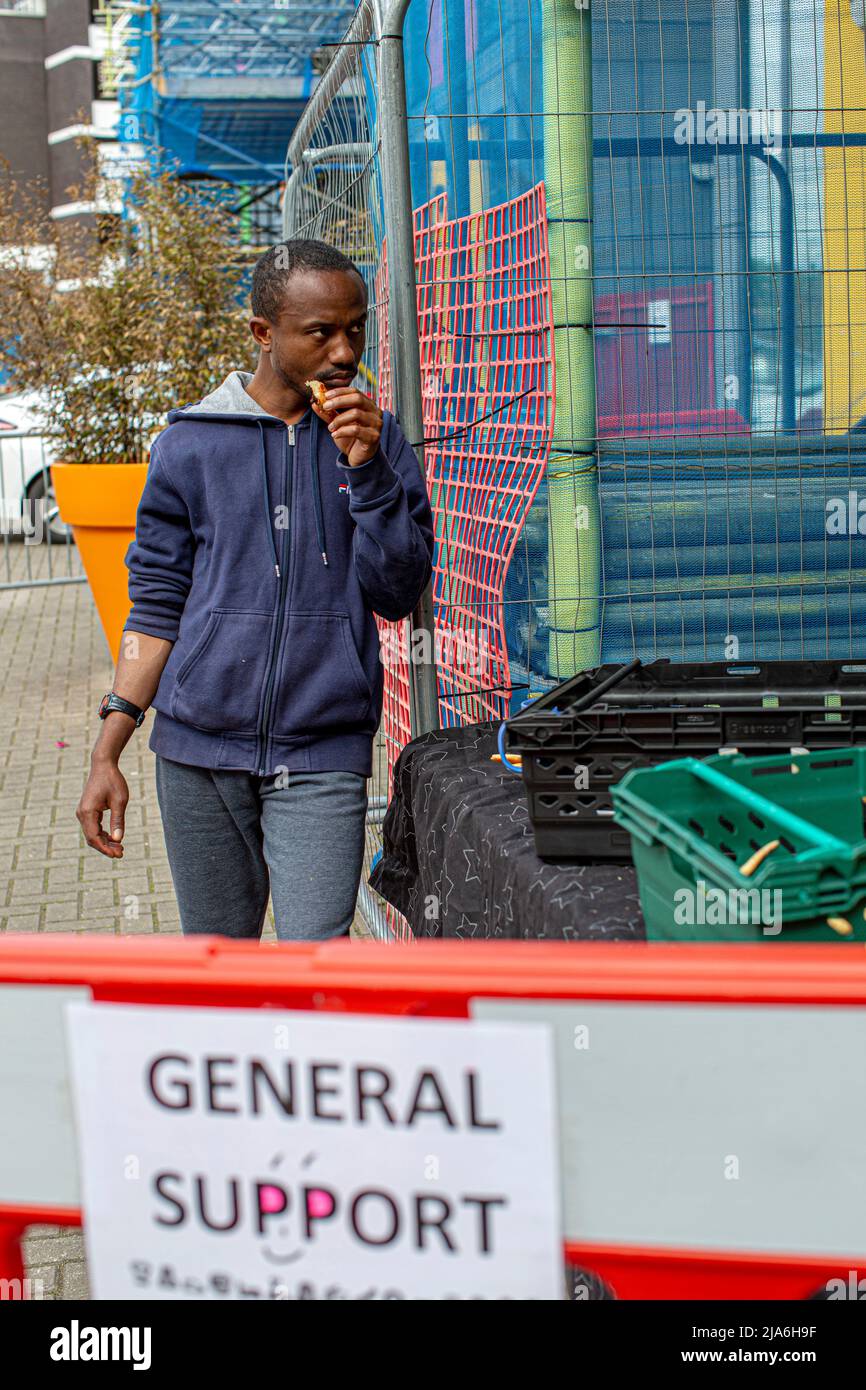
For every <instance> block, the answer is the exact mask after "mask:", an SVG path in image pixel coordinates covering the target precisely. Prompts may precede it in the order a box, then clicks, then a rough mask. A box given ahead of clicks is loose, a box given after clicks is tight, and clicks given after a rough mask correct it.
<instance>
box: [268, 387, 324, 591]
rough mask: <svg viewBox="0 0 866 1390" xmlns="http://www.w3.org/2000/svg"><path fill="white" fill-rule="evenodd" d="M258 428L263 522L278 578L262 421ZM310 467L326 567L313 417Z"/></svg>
mask: <svg viewBox="0 0 866 1390" xmlns="http://www.w3.org/2000/svg"><path fill="white" fill-rule="evenodd" d="M256 424H257V425H258V427H259V460H260V462H261V466H262V494H263V496H264V501H265V520H266V522H267V527H268V540H269V541H270V545H271V554H272V556H273V557H274V573H275V574H276V576H277V578H278V579H279V577H280V564H279V560H278V559H277V550H276V546H275V545H274V532H273V526H272V524H271V522H272V518H271V496H270V490H269V488H268V463H267V455H266V452H265V426H264V423H263V421H261V420H257V421H256ZM310 467H311V470H312V474H313V510H314V511H315V513H316V538H317V540H318V542H319V554H320V555H321V557H322V564H324V565H327V563H328V553H327V551H326V549H325V518H324V514H323V509H322V493H321V486H320V483H319V422H318V419H317V417H316V416H315V415H313V428H312V439H311V441H310Z"/></svg>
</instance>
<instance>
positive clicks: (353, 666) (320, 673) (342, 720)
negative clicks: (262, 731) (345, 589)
mask: <svg viewBox="0 0 866 1390" xmlns="http://www.w3.org/2000/svg"><path fill="white" fill-rule="evenodd" d="M286 627H287V631H286V637H285V648H284V650H285V656H284V658H283V663H282V675H281V677H280V682H279V689H278V691H277V692H276V696H275V712H274V730H273V731H274V733H275V734H276V735H277V737H286V736H288V735H291V734H299V733H304V732H308V731H309V732H312V731H314V730H316V729H335V728H338V727H341V726H346V725H355V724H360V723H363V721H364V720H365V719H366V718H367V717H368V715H369V713H370V701H371V699H372V696H373V692H372V690H371V688H370V683H369V681H368V680H367V677H366V675H365V674H364V668H363V667H362V665H361V661H360V657H359V656H358V649H357V647H356V646H355V639H354V637H353V636H352V629H351V625H350V623H349V619H348V617H347V616H346V615H345V614H344V613H292V614H290V615H289V617H288V620H287V624H286Z"/></svg>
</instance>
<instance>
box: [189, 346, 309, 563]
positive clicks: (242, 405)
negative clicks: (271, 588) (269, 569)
mask: <svg viewBox="0 0 866 1390" xmlns="http://www.w3.org/2000/svg"><path fill="white" fill-rule="evenodd" d="M252 379H253V374H252V372H241V371H234V372H229V374H228V376H227V377H226V379H225V381H224V382H223V383H222V385H221V386H217V388H216V390H214V391H211V392H210V393H209V394H208V395H207V396H203V397H202V399H201V400H200V401H198V403H197V404H195V405H185V406H183V408H182V409H180V410H170V411H169V413H168V421H169V424H172V425H173V424H174V423H175V421H177V420H207V419H210V420H213V421H219V420H231V421H233V422H237V421H238V420H246V419H249V421H250V423H251V424H255V425H257V427H258V434H259V460H260V463H261V470H262V485H263V491H264V499H265V513H266V515H267V519H268V535H269V536H270V538H271V552H272V555H273V564H274V569H275V570H276V572H277V574H279V572H280V567H279V564H278V563H277V552H276V546H275V544H274V538H273V534H272V531H271V519H272V517H273V511H272V507H271V496H270V492H269V490H268V468H267V454H266V451H265V421H269V422H270V423H271V424H277V425H280V426H281V427H282V428H283V429H286V428H288V429H289V432H290V435H291V438H292V440H293V441H294V432H295V427H294V426H286V423H285V421H284V420H281V419H279V417H278V416H276V415H269V414H268V412H267V411H266V410H263V409H262V407H261V406H260V405H259V403H258V401H255V400H253V398H252V396H251V395H250V393H249V391H248V390H247V387H248V386H249V384H250V382H251V381H252ZM309 413H310V419H311V429H312V442H311V447H310V466H311V469H312V481H313V508H314V512H315V517H316V536H317V538H318V542H319V554H320V555H321V557H322V564H323V565H327V563H328V552H327V548H326V546H325V517H324V508H323V507H322V492H321V485H320V480H319V447H318V446H319V418H318V416H317V415H316V413H315V411H314V410H312V409H311V410H310V412H309Z"/></svg>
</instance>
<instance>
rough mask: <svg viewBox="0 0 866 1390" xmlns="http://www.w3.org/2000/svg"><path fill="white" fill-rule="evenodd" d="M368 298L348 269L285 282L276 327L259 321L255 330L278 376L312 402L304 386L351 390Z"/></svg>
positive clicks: (303, 273)
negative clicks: (317, 384) (309, 383)
mask: <svg viewBox="0 0 866 1390" xmlns="http://www.w3.org/2000/svg"><path fill="white" fill-rule="evenodd" d="M366 323H367V293H366V289H365V287H364V282H363V280H362V279H361V277H360V276H359V275H356V274H355V273H354V272H352V271H344V270H296V271H295V273H294V274H293V275H291V276H290V277H289V278H288V280H287V281H286V287H285V293H284V295H283V305H282V309H281V310H280V313H279V315H278V316H277V319H276V321H275V322H273V323H271V322H270V321H269V320H267V319H262V318H254V319H252V320H251V322H250V329H251V331H252V333H253V336H254V338H255V339H256V342H257V343H258V344H259V346H260V347H264V348H267V349H268V350H269V352H270V355H271V367H272V369H273V372H274V375H275V376H276V377H277V378H278V379H279V380H280V381H281V382H282V384H283V385H284V386H288V387H290V388H291V389H292V390H294V391H296V392H297V393H298V395H299V396H302V397H305V398H308V397H309V394H310V393H309V391H308V390H307V387H306V386H305V385H304V383H305V382H307V381H312V380H313V379H316V380H318V381H323V382H324V383H325V385H326V386H329V387H331V386H349V385H350V384H351V382H352V381H353V380H354V378H355V375H356V373H357V370H358V363H359V362H360V360H361V354H362V353H363V351H364V343H365V340H366Z"/></svg>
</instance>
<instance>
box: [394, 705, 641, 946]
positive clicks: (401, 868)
mask: <svg viewBox="0 0 866 1390" xmlns="http://www.w3.org/2000/svg"><path fill="white" fill-rule="evenodd" d="M498 727H499V722H498V721H489V722H488V723H486V724H484V723H482V724H479V725H471V726H468V725H467V726H462V727H453V728H448V729H441V730H436V731H433V732H431V733H430V734H425V735H424V736H423V737H422V738H420V739H416V740H413V742H412V743H409V744H407V745H406V747H405V748H403V749H402V750H401V752H400V754H399V755H398V758H397V761H396V763H395V766H394V775H393V779H392V782H393V788H394V794H393V797H392V801H391V803H390V804H389V807H388V811H387V816H386V824H385V830H386V832H387V834H386V836H385V853H384V855H383V859H382V860H381V861H380V864H381V865H382V869H381V870H380V872H379V876H378V879H377V882H378V883H379V884H380V887H381V888H386V889H388V890H390V891H393V892H394V895H395V901H394V903H393V906H395V907H397V908H398V909H399V910H402V909H403V908H404V907H405V906H408V904H409V903H410V902H411V904H412V909H413V916H412V918H411V924H412V926H413V928H414V930H415V932H416V934H417V935H426V936H431V935H439V936H444V937H451V938H454V937H460V938H464V937H470V936H474V937H478V938H481V937H491V936H496V937H499V938H500V939H521V938H524V939H536V938H545V937H547V938H549V939H559V940H587V939H596V940H598V939H608V940H622V939H632V940H640V939H642V938H643V936H644V932H643V923H642V916H641V912H640V905H639V900H638V892H637V885H636V880H635V873H634V869H633V868H632V867H631V865H616V864H611V863H610V862H609V861H608V862H606V863H603V864H601V863H599V864H574V863H568V862H561V861H554V862H552V863H548V862H545V861H544V860H542V859H540V858H539V857H538V855H537V853H536V850H535V831H534V827H533V825H532V821H531V817H530V814H529V807H528V803H527V796H526V788H525V785H524V783H523V780H522V778H519V777H515V776H513V775H512V774H511V773H507V772H505V771H503V769H502V767H501V765H500V764H497V763H493V762H491V761H490V754H491V753H493V752H494V751H495V749H496V733H497V730H498ZM421 885H424V887H423V888H422V887H421ZM431 894H435V895H436V897H437V898H438V900H439V903H438V906H439V913H438V917H437V919H436V920H429V921H427V920H425V919H424V907H425V903H426V901H427V900H428V898H429V896H430V895H431ZM410 895H411V896H410ZM388 900H389V901H391V899H390V898H389V899H388Z"/></svg>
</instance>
